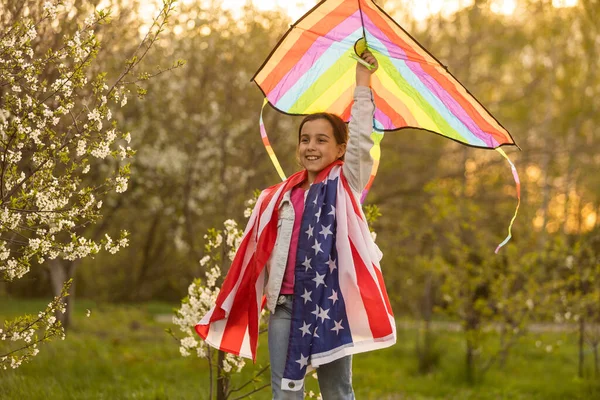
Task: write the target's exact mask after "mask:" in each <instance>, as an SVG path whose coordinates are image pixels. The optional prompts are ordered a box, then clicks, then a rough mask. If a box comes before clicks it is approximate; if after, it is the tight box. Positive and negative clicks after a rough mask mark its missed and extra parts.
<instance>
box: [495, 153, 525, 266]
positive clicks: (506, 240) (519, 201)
mask: <svg viewBox="0 0 600 400" xmlns="http://www.w3.org/2000/svg"><path fill="white" fill-rule="evenodd" d="M495 150H496V151H497V152H498V153H500V154H502V157H504V158H506V161H508V163H509V164H510V169H511V170H512V174H513V178H515V183H516V186H517V208H516V209H515V215H513V217H512V219H511V220H510V225H509V226H508V236H507V237H506V239H504V240H503V241H502V243H500V244H499V245H498V247H496V251H495V253H496V254H498V251H499V250H500V247H502V246H504V245H505V244H506V243H508V241H509V240H510V238H511V237H512V233H511V232H512V226H513V223H514V222H515V218H517V213H518V212H519V206H520V205H521V181H520V180H519V174H518V173H517V169H516V168H515V165H514V164H513V163H512V161H510V158H508V156H507V155H506V153H505V152H504V150H502V148H500V147H497V148H496V149H495Z"/></svg>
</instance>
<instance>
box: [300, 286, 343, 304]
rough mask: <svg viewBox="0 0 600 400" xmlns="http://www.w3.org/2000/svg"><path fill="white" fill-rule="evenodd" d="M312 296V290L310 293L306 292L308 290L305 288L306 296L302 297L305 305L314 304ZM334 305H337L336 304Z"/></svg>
mask: <svg viewBox="0 0 600 400" xmlns="http://www.w3.org/2000/svg"><path fill="white" fill-rule="evenodd" d="M311 294H312V290H311V291H310V292H309V291H308V290H306V288H304V294H303V295H302V296H300V297H302V298H303V299H304V304H306V302H307V301H310V302H312V299H311V298H310V295H311ZM333 304H335V302H334V303H333Z"/></svg>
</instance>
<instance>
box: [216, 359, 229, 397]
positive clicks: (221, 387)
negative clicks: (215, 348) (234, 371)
mask: <svg viewBox="0 0 600 400" xmlns="http://www.w3.org/2000/svg"><path fill="white" fill-rule="evenodd" d="M224 361H225V352H223V351H219V356H218V361H217V365H218V370H219V373H218V375H217V400H227V391H228V389H229V379H228V378H227V376H226V375H225V373H224V372H223V362H224Z"/></svg>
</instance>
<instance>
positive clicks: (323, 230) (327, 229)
mask: <svg viewBox="0 0 600 400" xmlns="http://www.w3.org/2000/svg"><path fill="white" fill-rule="evenodd" d="M319 235H323V236H325V240H327V236H329V235H333V232H331V224H329V225H327V226H325V225H323V226H322V227H321V232H319Z"/></svg>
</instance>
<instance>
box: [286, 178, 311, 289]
mask: <svg viewBox="0 0 600 400" xmlns="http://www.w3.org/2000/svg"><path fill="white" fill-rule="evenodd" d="M304 192H306V190H305V189H302V188H300V187H295V188H293V189H292V195H291V198H292V205H293V206H294V228H293V230H292V238H291V239H290V251H289V252H288V259H287V264H286V266H285V274H284V275H283V282H282V283H281V292H280V293H281V294H294V268H295V266H296V253H297V252H298V237H299V236H300V225H302V214H303V213H304Z"/></svg>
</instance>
